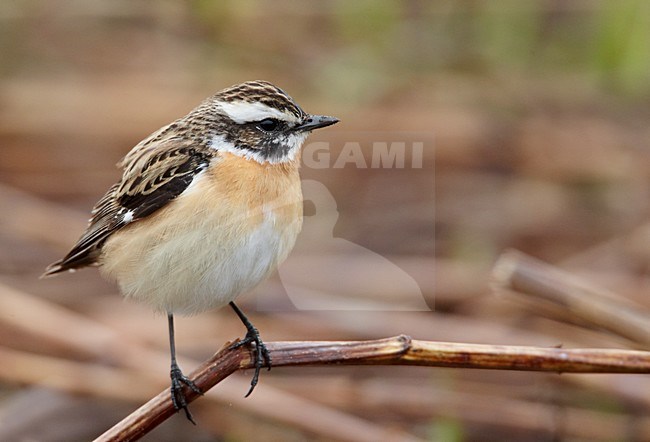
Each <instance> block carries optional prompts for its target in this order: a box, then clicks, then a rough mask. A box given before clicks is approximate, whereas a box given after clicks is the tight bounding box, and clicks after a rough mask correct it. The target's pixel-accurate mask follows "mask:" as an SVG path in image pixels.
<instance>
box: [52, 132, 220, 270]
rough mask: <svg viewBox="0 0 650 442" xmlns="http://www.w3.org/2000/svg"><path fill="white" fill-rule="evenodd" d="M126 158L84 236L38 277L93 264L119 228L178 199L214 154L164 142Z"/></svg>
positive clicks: (176, 142)
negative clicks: (120, 174)
mask: <svg viewBox="0 0 650 442" xmlns="http://www.w3.org/2000/svg"><path fill="white" fill-rule="evenodd" d="M138 147H139V149H141V153H138V152H137V151H135V150H134V151H132V152H130V153H129V154H128V155H127V157H126V158H130V159H131V161H130V162H129V164H126V165H125V169H124V174H123V175H122V180H121V181H120V182H119V183H116V184H115V185H113V186H112V187H111V188H110V189H109V190H108V192H107V193H106V194H105V195H104V197H103V198H102V199H100V200H99V201H98V202H97V204H96V205H95V207H94V208H93V210H92V218H91V219H90V221H89V223H88V228H87V229H86V232H85V233H84V234H83V235H82V236H81V238H80V239H79V241H78V242H77V244H76V245H75V246H74V247H73V248H72V250H70V252H69V253H68V254H67V255H66V256H65V257H64V258H63V259H61V260H59V261H56V262H54V263H52V264H51V265H50V266H48V267H47V269H46V270H45V273H44V275H43V276H48V275H52V274H55V273H59V272H63V271H65V270H70V269H76V268H80V267H85V266H89V265H93V264H97V260H98V258H99V256H100V254H101V249H102V246H103V245H104V243H105V241H106V239H107V238H108V237H110V236H111V235H112V234H113V233H115V232H117V231H118V230H119V229H121V228H123V227H124V226H126V225H128V224H130V223H132V222H135V221H137V220H139V219H142V218H145V217H147V216H149V215H151V214H152V213H154V212H156V211H157V210H158V209H160V208H161V207H164V206H165V205H166V204H168V203H169V202H170V201H172V200H173V199H174V198H176V197H177V196H179V195H180V194H181V193H183V191H184V190H185V189H187V187H188V186H189V185H190V183H191V182H192V180H193V179H194V177H195V176H196V175H197V174H199V173H200V172H201V171H203V170H204V169H205V168H207V167H208V165H209V163H210V160H211V158H212V157H213V156H214V151H212V150H211V149H209V148H206V147H197V146H196V143H195V142H193V141H188V140H181V139H176V138H170V139H166V140H161V141H157V142H155V143H152V144H150V145H148V146H146V147H144V146H142V145H139V146H138Z"/></svg>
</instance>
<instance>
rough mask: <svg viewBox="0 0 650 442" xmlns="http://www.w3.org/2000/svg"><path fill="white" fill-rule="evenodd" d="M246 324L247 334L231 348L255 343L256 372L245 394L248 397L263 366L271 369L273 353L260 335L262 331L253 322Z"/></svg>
mask: <svg viewBox="0 0 650 442" xmlns="http://www.w3.org/2000/svg"><path fill="white" fill-rule="evenodd" d="M244 325H245V326H246V329H247V330H248V331H247V332H246V336H245V337H244V339H242V340H241V341H237V342H235V343H234V344H232V345H231V346H230V349H231V350H234V349H236V348H239V347H243V346H244V345H250V344H255V346H254V348H253V352H254V353H255V373H254V374H253V379H251V388H250V389H249V390H248V393H246V396H244V397H248V396H250V394H251V393H252V392H253V390H254V389H255V386H256V385H257V381H258V380H259V378H260V370H261V369H262V367H264V366H265V365H266V366H267V367H268V369H269V370H270V369H271V354H270V353H269V350H268V349H267V348H266V345H264V342H263V341H262V338H261V337H260V332H259V331H258V330H257V329H256V328H255V327H254V326H253V324H251V323H250V322H248V323H244Z"/></svg>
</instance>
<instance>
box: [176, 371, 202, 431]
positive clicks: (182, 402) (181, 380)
mask: <svg viewBox="0 0 650 442" xmlns="http://www.w3.org/2000/svg"><path fill="white" fill-rule="evenodd" d="M169 375H170V377H171V380H172V384H171V396H172V403H173V404H174V408H175V409H176V411H179V410H181V409H182V410H183V411H185V416H186V417H187V419H188V420H189V421H190V422H192V423H193V424H194V425H196V422H195V421H194V418H193V416H192V413H190V409H189V408H188V407H187V400H186V399H185V393H183V384H185V385H187V386H188V387H189V388H190V389H191V390H192V391H193V392H195V393H197V394H200V395H202V394H203V392H202V391H201V389H199V387H197V386H196V384H195V383H194V382H192V380H191V379H190V378H188V377H187V376H185V375H184V374H183V372H182V371H181V369H180V367H179V366H178V365H177V364H172V367H171V370H170V373H169Z"/></svg>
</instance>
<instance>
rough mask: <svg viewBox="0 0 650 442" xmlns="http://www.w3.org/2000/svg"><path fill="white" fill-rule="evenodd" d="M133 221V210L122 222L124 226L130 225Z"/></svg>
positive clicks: (125, 215)
mask: <svg viewBox="0 0 650 442" xmlns="http://www.w3.org/2000/svg"><path fill="white" fill-rule="evenodd" d="M131 221H133V210H129V211H128V212H126V213H125V214H124V215H123V216H122V222H124V224H128V223H130V222H131Z"/></svg>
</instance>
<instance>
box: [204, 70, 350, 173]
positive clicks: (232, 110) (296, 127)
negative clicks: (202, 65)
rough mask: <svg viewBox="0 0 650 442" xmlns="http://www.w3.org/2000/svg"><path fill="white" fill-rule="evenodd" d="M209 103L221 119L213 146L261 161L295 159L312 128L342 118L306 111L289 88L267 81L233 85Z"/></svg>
mask: <svg viewBox="0 0 650 442" xmlns="http://www.w3.org/2000/svg"><path fill="white" fill-rule="evenodd" d="M207 104H208V105H209V106H210V110H211V113H213V115H215V116H216V118H217V119H218V122H219V130H218V131H217V133H216V134H215V135H214V136H213V139H212V146H213V147H214V148H217V149H219V150H224V151H228V152H230V153H233V154H235V155H239V156H244V157H246V158H248V159H252V160H255V161H258V162H260V163H273V164H275V163H283V162H290V161H294V160H295V159H296V158H297V155H298V152H299V151H300V148H301V147H302V145H303V143H304V141H305V139H306V138H307V136H308V135H309V133H310V132H311V131H312V130H314V129H318V128H321V127H326V126H330V125H332V124H335V123H337V122H338V121H339V120H338V119H337V118H334V117H328V116H323V115H311V114H308V113H306V112H305V111H303V110H302V109H301V108H300V106H298V104H296V102H295V101H294V100H293V98H291V97H290V96H289V95H288V94H287V93H286V92H284V91H283V90H282V89H280V88H278V87H277V86H274V85H273V84H271V83H268V82H266V81H247V82H245V83H241V84H238V85H235V86H231V87H229V88H227V89H224V90H222V91H221V92H219V93H217V94H216V95H214V96H212V97H211V98H210V99H209V100H208V103H207Z"/></svg>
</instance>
